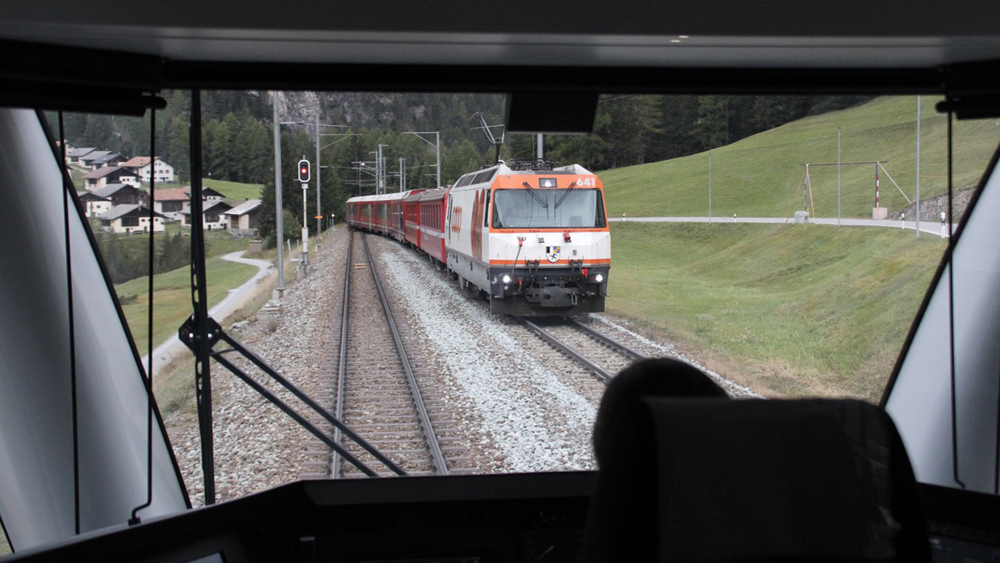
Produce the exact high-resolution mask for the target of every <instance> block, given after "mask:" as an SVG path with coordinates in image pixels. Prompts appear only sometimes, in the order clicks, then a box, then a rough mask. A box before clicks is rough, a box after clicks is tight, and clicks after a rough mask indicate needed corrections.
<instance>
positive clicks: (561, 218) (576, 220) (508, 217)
mask: <svg viewBox="0 0 1000 563" xmlns="http://www.w3.org/2000/svg"><path fill="white" fill-rule="evenodd" d="M494 200H495V203H494V206H493V227H494V228H497V229H561V228H596V227H603V226H604V213H603V207H602V205H601V193H600V192H599V191H597V190H591V189H581V188H571V189H546V190H542V189H516V190H496V192H495V196H494Z"/></svg>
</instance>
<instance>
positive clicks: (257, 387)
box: [212, 352, 378, 477]
mask: <svg viewBox="0 0 1000 563" xmlns="http://www.w3.org/2000/svg"><path fill="white" fill-rule="evenodd" d="M212 359H214V360H215V361H216V362H218V363H219V365H221V366H222V367H224V368H226V369H228V370H229V371H231V372H233V375H235V376H236V377H238V378H240V379H241V380H242V381H243V382H244V383H246V384H247V385H249V386H250V388H251V389H253V390H254V391H256V392H257V393H259V394H260V396H261V397H264V398H265V399H267V400H268V401H270V402H271V404H273V405H274V406H276V407H278V408H279V409H280V410H281V411H282V412H284V413H285V414H287V415H288V416H289V417H290V418H291V419H292V420H294V421H295V422H297V423H298V424H299V425H300V426H302V427H303V428H305V429H306V430H307V431H309V432H310V433H311V434H312V435H313V436H316V437H317V438H319V439H320V440H321V441H322V442H323V443H324V444H326V445H327V446H330V448H331V449H332V450H334V451H335V452H340V453H342V455H343V456H344V458H345V459H347V460H348V461H350V462H351V463H352V464H353V465H354V466H355V467H357V468H358V469H360V470H361V472H362V473H364V474H365V475H367V476H369V477H378V473H375V471H373V470H372V469H371V468H369V467H368V466H367V465H365V464H364V463H363V462H361V461H360V460H359V459H357V458H355V457H354V456H352V455H351V454H350V453H348V452H347V451H346V450H344V449H343V448H342V447H341V446H340V445H339V444H337V443H336V442H334V441H333V439H331V438H330V437H329V436H327V435H326V434H324V433H323V432H322V431H320V429H319V428H316V426H314V425H313V424H311V423H310V422H309V421H308V420H306V419H305V417H303V416H302V415H300V414H299V413H297V412H295V410H294V409H292V408H291V407H290V406H288V405H287V404H286V403H285V402H284V401H282V400H281V399H280V398H278V396H277V395H275V394H274V393H272V392H271V391H269V390H268V389H267V388H266V387H264V386H263V385H261V384H260V383H257V382H256V381H255V380H254V379H253V378H252V377H250V376H249V375H248V374H247V373H246V372H244V371H243V370H241V369H240V368H238V367H236V365H235V364H233V363H232V362H230V361H229V360H228V359H227V358H226V357H225V356H223V355H222V352H212Z"/></svg>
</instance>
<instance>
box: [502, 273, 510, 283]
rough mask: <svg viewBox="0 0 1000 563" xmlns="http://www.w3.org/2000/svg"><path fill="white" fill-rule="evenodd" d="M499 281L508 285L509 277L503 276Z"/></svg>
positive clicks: (507, 275)
mask: <svg viewBox="0 0 1000 563" xmlns="http://www.w3.org/2000/svg"><path fill="white" fill-rule="evenodd" d="M500 280H501V281H503V283H505V284H508V283H510V275H509V274H504V275H503V277H502V278H500Z"/></svg>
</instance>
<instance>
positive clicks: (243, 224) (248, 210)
mask: <svg viewBox="0 0 1000 563" xmlns="http://www.w3.org/2000/svg"><path fill="white" fill-rule="evenodd" d="M259 213H260V200H259V199H248V200H246V201H244V202H243V203H241V204H239V205H237V206H236V207H234V208H232V209H230V210H229V211H226V212H225V216H226V219H227V223H226V224H227V227H226V228H227V229H229V232H230V233H232V234H234V235H238V236H241V237H244V236H257V229H258V228H259V226H258V222H257V215H258V214H259Z"/></svg>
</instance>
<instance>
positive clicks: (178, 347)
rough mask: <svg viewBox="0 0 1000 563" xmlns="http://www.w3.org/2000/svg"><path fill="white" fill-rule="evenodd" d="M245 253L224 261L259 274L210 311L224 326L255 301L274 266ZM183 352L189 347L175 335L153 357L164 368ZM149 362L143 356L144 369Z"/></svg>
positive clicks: (158, 348)
mask: <svg viewBox="0 0 1000 563" xmlns="http://www.w3.org/2000/svg"><path fill="white" fill-rule="evenodd" d="M243 252H244V251H243V250H241V251H239V252H230V253H229V254H225V255H223V256H222V259H223V260H228V261H230V262H239V263H240V264H249V265H251V266H257V273H256V274H254V276H253V277H252V278H250V279H249V280H247V281H246V283H244V284H243V285H241V286H239V287H237V288H236V289H230V290H229V295H227V296H226V298H225V299H223V300H222V301H220V302H219V303H218V304H217V305H216V306H215V307H212V308H211V309H209V310H208V314H209V316H211V317H212V318H213V319H215V320H216V321H217V322H218V323H219V324H223V322H224V321H225V320H226V318H227V317H228V316H229V315H232V314H233V313H235V312H236V311H238V310H239V309H240V308H241V307H243V306H244V305H246V303H247V302H248V301H250V300H251V299H253V297H254V292H253V290H254V288H255V287H257V283H259V282H260V280H262V279H264V276H266V275H267V273H268V270H269V269H270V268H271V266H272V264H271V261H270V260H256V259H253V258H243ZM183 350H187V347H186V346H184V344H182V343H181V341H180V340H179V339H178V338H177V334H176V333H175V334H174V335H173V336H171V337H170V338H168V339H167V341H166V342H164V343H163V344H160V345H159V346H157V347H156V348H154V349H153V357H154V358H156V364H157V365H160V366H162V365H165V364H166V362H168V361H169V360H170V359H171V358H173V357H174V356H175V355H177V354H179V353H180V352H181V351H183ZM147 361H148V356H143V357H142V365H143V367H146V366H147V365H148V364H147ZM154 367H155V366H154Z"/></svg>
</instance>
